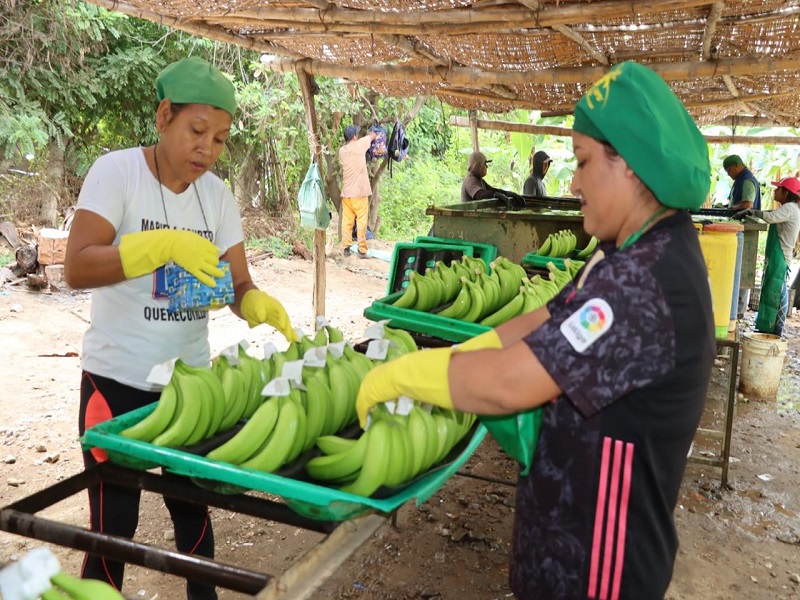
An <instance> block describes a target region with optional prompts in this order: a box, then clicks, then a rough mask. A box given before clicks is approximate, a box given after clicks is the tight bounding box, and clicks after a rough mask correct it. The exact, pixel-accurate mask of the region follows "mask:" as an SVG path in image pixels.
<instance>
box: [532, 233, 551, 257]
mask: <svg viewBox="0 0 800 600" xmlns="http://www.w3.org/2000/svg"><path fill="white" fill-rule="evenodd" d="M552 245H553V234H550V235H548V236H547V238H545V240H544V243H543V244H542V245H541V246H539V249H538V250H537V251H536V256H550V250H551V247H552Z"/></svg>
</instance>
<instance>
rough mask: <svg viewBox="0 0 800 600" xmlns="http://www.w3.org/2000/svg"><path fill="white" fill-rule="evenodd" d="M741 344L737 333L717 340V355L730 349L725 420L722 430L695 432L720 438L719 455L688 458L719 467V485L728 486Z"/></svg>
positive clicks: (691, 460) (699, 430)
mask: <svg viewBox="0 0 800 600" xmlns="http://www.w3.org/2000/svg"><path fill="white" fill-rule="evenodd" d="M740 347H741V342H740V341H739V336H738V334H737V333H733V334H731V335H730V336H729V337H728V338H727V339H718V340H717V354H719V353H720V350H721V349H722V348H730V349H731V356H730V361H729V364H728V398H727V401H726V403H725V419H724V425H723V429H722V430H717V429H704V428H698V429H697V432H698V433H702V434H706V435H712V436H715V437H721V438H722V444H721V449H720V454H719V455H718V456H716V457H713V458H712V457H707V456H690V457H689V462H693V463H700V464H705V465H711V466H712V467H720V468H721V469H722V474H721V476H720V485H721V486H722V487H725V486H726V485H727V484H728V467H729V465H730V458H731V433H732V432H733V417H734V414H735V412H736V381H737V374H738V367H739V348H740Z"/></svg>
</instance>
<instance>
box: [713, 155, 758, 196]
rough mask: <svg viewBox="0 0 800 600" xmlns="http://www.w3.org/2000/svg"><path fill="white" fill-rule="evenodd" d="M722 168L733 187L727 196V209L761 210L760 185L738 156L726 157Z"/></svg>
mask: <svg viewBox="0 0 800 600" xmlns="http://www.w3.org/2000/svg"><path fill="white" fill-rule="evenodd" d="M722 168H723V169H725V172H726V173H727V174H728V176H729V177H730V178H731V179H733V186H732V187H731V191H730V194H728V208H731V209H735V210H744V209H745V208H752V209H754V210H761V184H759V183H758V179H756V176H755V175H753V173H751V172H750V169H748V168H747V167H746V166H744V161H743V160H742V158H741V157H740V156H739V155H738V154H731V155H730V156H726V157H725V159H724V160H723V161H722Z"/></svg>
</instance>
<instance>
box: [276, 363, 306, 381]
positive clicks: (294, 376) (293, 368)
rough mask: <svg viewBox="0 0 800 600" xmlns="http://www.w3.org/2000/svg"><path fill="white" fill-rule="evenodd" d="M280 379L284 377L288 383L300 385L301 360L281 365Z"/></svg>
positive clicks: (301, 378)
mask: <svg viewBox="0 0 800 600" xmlns="http://www.w3.org/2000/svg"><path fill="white" fill-rule="evenodd" d="M280 376H281V377H284V378H286V379H288V380H290V381H293V382H295V383H302V382H303V360H302V359H300V360H292V361H289V362H286V363H283V370H282V371H281V375H280Z"/></svg>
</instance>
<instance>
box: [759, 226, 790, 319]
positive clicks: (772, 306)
mask: <svg viewBox="0 0 800 600" xmlns="http://www.w3.org/2000/svg"><path fill="white" fill-rule="evenodd" d="M764 254H765V264H764V278H763V279H762V281H761V297H760V299H759V301H758V315H756V325H755V328H756V331H761V332H764V333H772V332H773V331H775V323H777V321H778V310H779V309H780V306H781V290H783V285H784V283H786V274H787V273H788V272H789V266H788V265H787V264H786V257H784V255H783V250H781V243H780V240H778V229H777V227H776V226H775V225H770V226H769V231H768V232H767V247H766V250H765V251H764Z"/></svg>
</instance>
